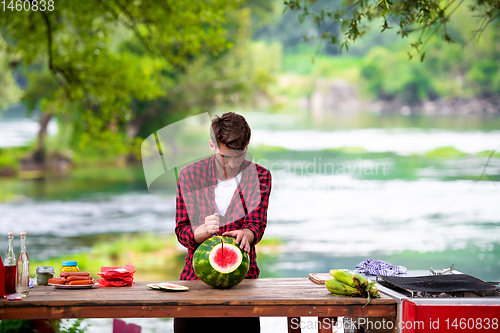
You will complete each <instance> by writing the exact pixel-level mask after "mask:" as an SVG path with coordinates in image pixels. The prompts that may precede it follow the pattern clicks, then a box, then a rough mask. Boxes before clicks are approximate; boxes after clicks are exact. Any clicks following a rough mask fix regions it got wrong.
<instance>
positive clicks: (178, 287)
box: [158, 282, 189, 291]
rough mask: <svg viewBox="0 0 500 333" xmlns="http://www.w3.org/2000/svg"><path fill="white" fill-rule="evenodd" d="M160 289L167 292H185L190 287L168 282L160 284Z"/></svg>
mask: <svg viewBox="0 0 500 333" xmlns="http://www.w3.org/2000/svg"><path fill="white" fill-rule="evenodd" d="M158 287H159V288H160V289H161V290H165V291H185V290H188V289H189V287H186V286H181V285H179V284H173V283H168V282H163V283H158Z"/></svg>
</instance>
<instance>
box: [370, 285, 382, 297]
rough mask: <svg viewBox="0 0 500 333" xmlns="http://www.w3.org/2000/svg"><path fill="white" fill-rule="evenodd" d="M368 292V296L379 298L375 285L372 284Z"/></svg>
mask: <svg viewBox="0 0 500 333" xmlns="http://www.w3.org/2000/svg"><path fill="white" fill-rule="evenodd" d="M368 294H370V296H371V297H372V298H380V294H379V293H378V289H377V286H375V285H372V286H371V287H370V289H369V290H368Z"/></svg>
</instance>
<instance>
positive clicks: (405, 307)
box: [377, 271, 500, 333]
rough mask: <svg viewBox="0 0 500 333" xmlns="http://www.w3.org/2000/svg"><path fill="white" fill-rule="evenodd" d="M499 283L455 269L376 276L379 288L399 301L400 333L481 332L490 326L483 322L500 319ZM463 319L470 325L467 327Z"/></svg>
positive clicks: (398, 332)
mask: <svg viewBox="0 0 500 333" xmlns="http://www.w3.org/2000/svg"><path fill="white" fill-rule="evenodd" d="M409 273H410V274H411V273H413V274H415V273H417V271H414V272H409ZM418 273H420V274H422V273H424V274H425V272H424V271H418ZM496 284H498V282H484V281H483V280H480V279H478V278H475V277H473V276H470V275H467V274H461V273H459V272H455V271H454V272H452V273H451V274H446V275H432V276H404V277H399V276H378V277H377V285H378V287H379V291H380V292H382V293H384V294H386V295H388V296H390V297H393V298H394V299H395V300H396V302H397V304H398V305H397V308H398V315H397V318H396V320H395V325H396V324H397V325H398V326H397V329H396V330H395V331H394V332H397V333H432V332H439V333H454V332H467V333H482V332H484V329H483V328H484V327H486V326H488V325H486V326H484V327H483V326H481V325H482V324H487V323H493V322H496V323H500V320H499V319H500V318H499V314H500V287H497V286H496ZM464 323H466V324H467V325H468V326H467V327H466V329H465V330H463V328H464V327H462V326H463V325H465V324H464ZM408 324H410V325H418V327H417V326H412V327H408ZM405 325H406V326H405ZM460 325H462V326H460ZM394 327H396V326H394ZM457 327H458V328H457ZM490 328H492V329H493V327H492V326H491V324H490ZM493 331H495V332H497V331H498V327H497V326H495V329H494V330H493Z"/></svg>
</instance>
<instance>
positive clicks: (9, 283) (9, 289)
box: [3, 232, 16, 295]
mask: <svg viewBox="0 0 500 333" xmlns="http://www.w3.org/2000/svg"><path fill="white" fill-rule="evenodd" d="M8 235H9V248H8V250H7V254H6V255H5V259H4V261H3V264H4V266H5V295H11V294H15V293H16V255H15V254H14V233H13V232H9V233H8Z"/></svg>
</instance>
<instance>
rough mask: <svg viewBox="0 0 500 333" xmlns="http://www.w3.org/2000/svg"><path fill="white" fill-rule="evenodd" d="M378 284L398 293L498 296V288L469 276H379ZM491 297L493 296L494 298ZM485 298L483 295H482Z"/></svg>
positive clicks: (412, 294)
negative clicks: (464, 293)
mask: <svg viewBox="0 0 500 333" xmlns="http://www.w3.org/2000/svg"><path fill="white" fill-rule="evenodd" d="M377 281H378V283H380V284H381V285H383V286H385V287H387V288H391V289H393V290H396V291H399V292H401V291H405V292H409V293H410V294H411V296H412V297H414V296H415V294H414V293H457V292H476V293H478V294H480V295H481V294H486V295H489V294H491V293H493V295H494V294H496V290H497V287H496V286H495V285H494V284H492V283H488V282H484V281H483V280H480V279H478V278H475V277H473V276H470V275H467V274H449V275H431V276H413V277H399V276H378V277H377ZM493 295H491V296H493ZM482 296H483V295H482Z"/></svg>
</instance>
